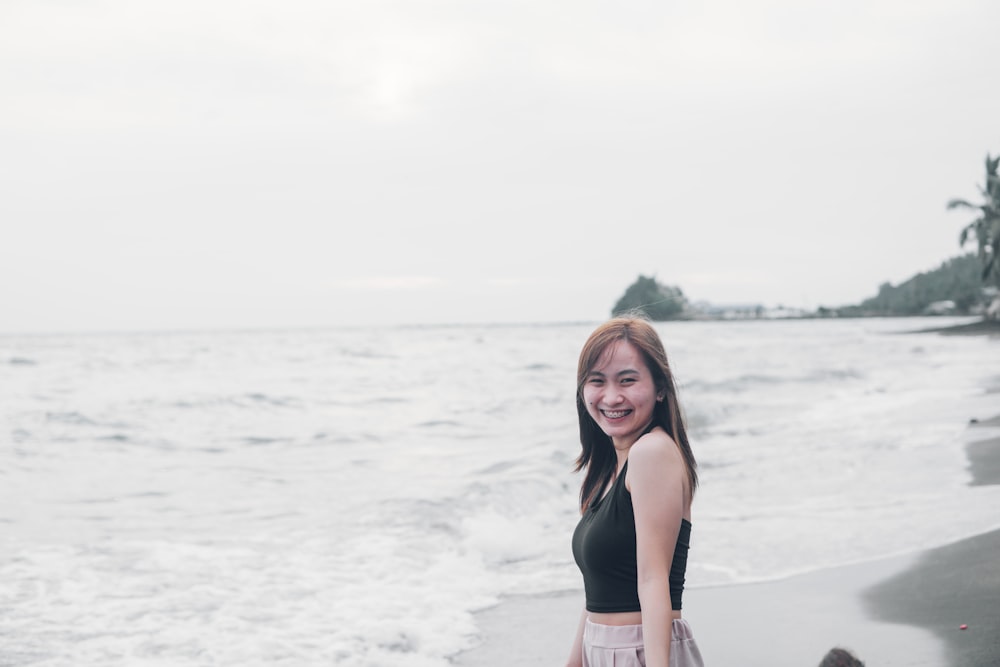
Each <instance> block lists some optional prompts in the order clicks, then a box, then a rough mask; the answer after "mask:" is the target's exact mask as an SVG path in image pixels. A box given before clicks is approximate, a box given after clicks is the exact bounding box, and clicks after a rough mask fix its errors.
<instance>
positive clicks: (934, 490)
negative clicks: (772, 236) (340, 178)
mask: <svg viewBox="0 0 1000 667" xmlns="http://www.w3.org/2000/svg"><path fill="white" fill-rule="evenodd" d="M958 321H964V320H953V319H941V318H933V319H920V318H915V319H857V320H782V321H748V322H676V323H661V324H658V325H657V328H658V330H659V331H660V333H661V334H662V336H663V338H664V341H665V343H666V346H667V349H668V354H669V355H670V357H671V363H672V366H673V368H674V372H675V375H676V380H677V383H678V388H679V393H680V397H681V401H682V404H683V406H684V408H685V411H686V415H687V420H688V424H689V430H690V437H691V441H692V447H693V449H694V452H695V455H696V456H697V458H698V460H699V464H700V475H701V487H700V488H699V490H698V493H697V495H696V497H695V505H694V510H693V523H694V531H693V533H692V548H691V553H690V560H689V570H688V586H689V588H695V589H696V588H698V587H704V586H715V585H726V584H734V583H742V582H751V581H761V580H766V579H775V578H779V577H785V576H788V575H790V574H794V573H799V572H804V571H809V570H816V569H821V568H825V567H830V566H834V565H840V564H846V563H852V562H860V561H864V560H868V559H874V558H879V557H882V556H887V555H891V554H899V553H906V552H912V551H915V550H919V549H924V548H927V547H932V546H937V545H941V544H945V543H949V542H952V541H955V540H958V539H961V538H963V537H967V536H970V535H974V534H978V533H982V532H985V531H987V530H990V529H993V528H996V527H998V526H1000V513H998V512H997V508H998V507H1000V487H997V486H971V485H970V480H971V476H970V473H969V471H968V469H967V460H966V457H965V453H964V448H965V444H966V443H967V442H969V441H970V440H971V439H977V438H980V437H987V436H988V435H992V434H995V432H996V429H990V428H987V427H979V428H976V429H970V428H969V426H968V424H969V421H970V419H972V418H979V419H986V418H989V417H993V416H994V415H996V414H997V413H1000V393H997V392H996V390H997V387H1000V363H997V362H1000V346H998V344H997V342H996V341H993V340H988V339H986V338H984V337H946V336H939V335H936V334H913V333H908V332H911V331H913V330H917V329H920V328H923V327H927V326H939V325H944V324H950V323H954V322H958ZM594 326H595V323H580V324H538V325H494V326H486V325H474V326H473V325H469V326H424V327H378V328H345V329H326V330H301V331H295V330H287V331H229V332H223V331H216V332H188V333H143V334H73V335H55V334H48V335H3V336H0V665H4V666H12V665H32V666H37V667H51V666H56V665H73V666H74V667H79V666H83V665H95V666H96V665H101V666H102V667H106V666H109V665H128V666H129V667H133V666H142V665H187V664H190V665H216V664H217V665H231V664H241V665H268V666H271V665H296V666H298V665H351V666H355V665H357V666H377V667H382V666H386V667H443V666H446V665H448V664H450V660H449V657H450V656H452V655H454V654H456V653H457V652H459V651H461V650H463V649H465V648H468V647H470V646H472V645H473V644H474V643H475V642H476V640H477V632H478V628H477V627H476V618H475V616H474V612H476V611H477V610H481V609H484V608H486V607H489V606H491V605H494V604H496V603H497V602H498V601H499V600H500V599H502V597H503V596H505V595H509V594H518V593H550V592H558V591H566V590H577V589H579V588H580V586H581V581H580V577H579V573H578V571H577V569H576V567H575V565H574V564H573V560H572V554H571V552H570V547H569V542H570V535H571V533H572V530H573V527H574V526H575V523H576V518H577V515H578V510H577V492H578V486H579V482H580V477H579V475H576V474H573V473H572V467H573V462H574V459H575V457H576V455H577V453H578V448H579V442H578V440H577V433H576V411H575V407H574V395H573V394H574V389H575V386H574V385H575V365H576V358H577V354H578V352H579V349H580V347H581V345H582V344H583V342H584V340H585V339H586V337H587V336H588V335H589V333H590V332H591V330H592V329H593V328H594Z"/></svg>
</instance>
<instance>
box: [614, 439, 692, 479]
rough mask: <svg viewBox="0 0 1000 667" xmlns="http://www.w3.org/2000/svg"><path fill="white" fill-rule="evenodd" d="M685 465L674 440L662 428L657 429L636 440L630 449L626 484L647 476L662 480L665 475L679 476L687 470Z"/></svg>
mask: <svg viewBox="0 0 1000 667" xmlns="http://www.w3.org/2000/svg"><path fill="white" fill-rule="evenodd" d="M683 464H684V458H683V456H682V454H681V451H680V447H678V446H677V443H675V442H674V439H673V438H671V437H670V435H669V434H668V433H667V432H666V431H664V430H663V429H662V428H655V429H653V430H652V431H650V432H649V433H647V434H645V435H643V436H642V437H641V438H639V439H638V440H636V441H635V444H633V445H632V447H631V449H629V453H628V470H627V471H626V474H627V476H628V479H627V480H626V482H630V481H631V480H632V479H635V478H636V477H639V476H647V475H648V476H651V478H653V479H658V480H662V479H663V476H664V475H665V474H666V475H669V474H671V473H678V474H679V473H680V472H681V471H683V470H685V468H684V465H683ZM628 486H631V484H628Z"/></svg>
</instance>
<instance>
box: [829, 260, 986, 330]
mask: <svg viewBox="0 0 1000 667" xmlns="http://www.w3.org/2000/svg"><path fill="white" fill-rule="evenodd" d="M982 271H983V266H982V263H981V262H980V261H979V259H978V258H977V257H976V255H975V254H972V253H970V254H968V255H962V256H960V257H954V258H952V259H949V260H947V261H946V262H943V263H942V264H941V266H940V267H938V268H936V269H934V270H933V271H927V272H925V273H918V274H917V275H915V276H913V277H912V278H910V279H909V280H907V281H905V282H902V283H900V284H899V285H896V286H893V285H892V284H890V283H883V284H882V285H881V286H879V288H878V294H877V295H875V296H873V297H871V298H870V299H865V300H864V301H862V302H861V303H860V304H859V305H857V306H845V307H842V308H836V309H829V308H820V309H819V312H818V314H820V315H824V314H828V315H833V314H836V315H839V316H841V317H845V316H848V317H849V316H854V317H868V316H886V315H921V314H925V313H928V312H931V311H933V310H934V308H933V307H932V306H938V307H939V310H947V311H949V312H951V313H954V314H959V315H965V314H970V313H975V312H981V310H982V308H983V307H984V306H985V304H986V303H988V301H989V298H988V296H987V292H988V291H989V290H984V285H983V281H982ZM945 302H952V304H953V307H950V306H949V305H948V304H946V303H945Z"/></svg>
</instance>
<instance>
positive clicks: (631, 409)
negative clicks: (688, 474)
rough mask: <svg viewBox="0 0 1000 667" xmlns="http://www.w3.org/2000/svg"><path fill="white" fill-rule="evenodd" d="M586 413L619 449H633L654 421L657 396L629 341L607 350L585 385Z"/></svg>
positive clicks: (589, 374) (613, 345)
mask: <svg viewBox="0 0 1000 667" xmlns="http://www.w3.org/2000/svg"><path fill="white" fill-rule="evenodd" d="M583 400H584V403H586V404H587V412H588V413H589V414H590V417H591V418H592V419H593V420H594V421H595V422H597V425H598V426H600V427H601V430H602V431H604V432H605V433H606V434H607V435H608V436H610V437H611V440H612V442H614V445H615V447H616V448H618V449H621V448H624V447H630V446H631V445H632V443H634V442H635V441H636V440H638V439H639V436H640V435H642V432H643V431H645V430H646V427H647V426H649V423H650V422H651V421H652V420H653V409H654V408H655V407H656V401H657V392H656V385H655V383H654V382H653V376H652V374H651V373H650V372H649V368H648V367H647V366H646V362H645V360H644V359H643V357H642V354H641V353H640V352H639V350H638V349H637V348H636V347H635V346H634V345H632V344H631V343H629V342H627V341H618V342H616V343H613V344H611V345H609V346H608V348H607V349H606V350H605V351H604V352H603V353H602V354H601V356H600V358H598V360H597V364H596V365H595V366H594V367H593V368H591V369H590V371H589V372H588V373H587V377H586V378H585V379H584V383H583Z"/></svg>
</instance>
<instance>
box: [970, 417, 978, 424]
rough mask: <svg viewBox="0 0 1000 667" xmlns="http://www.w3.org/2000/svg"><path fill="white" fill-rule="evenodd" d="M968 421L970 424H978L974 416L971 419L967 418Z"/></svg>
mask: <svg viewBox="0 0 1000 667" xmlns="http://www.w3.org/2000/svg"><path fill="white" fill-rule="evenodd" d="M969 423H970V424H978V423H979V420H978V419H976V418H975V417H973V418H972V419H970V420H969Z"/></svg>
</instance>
